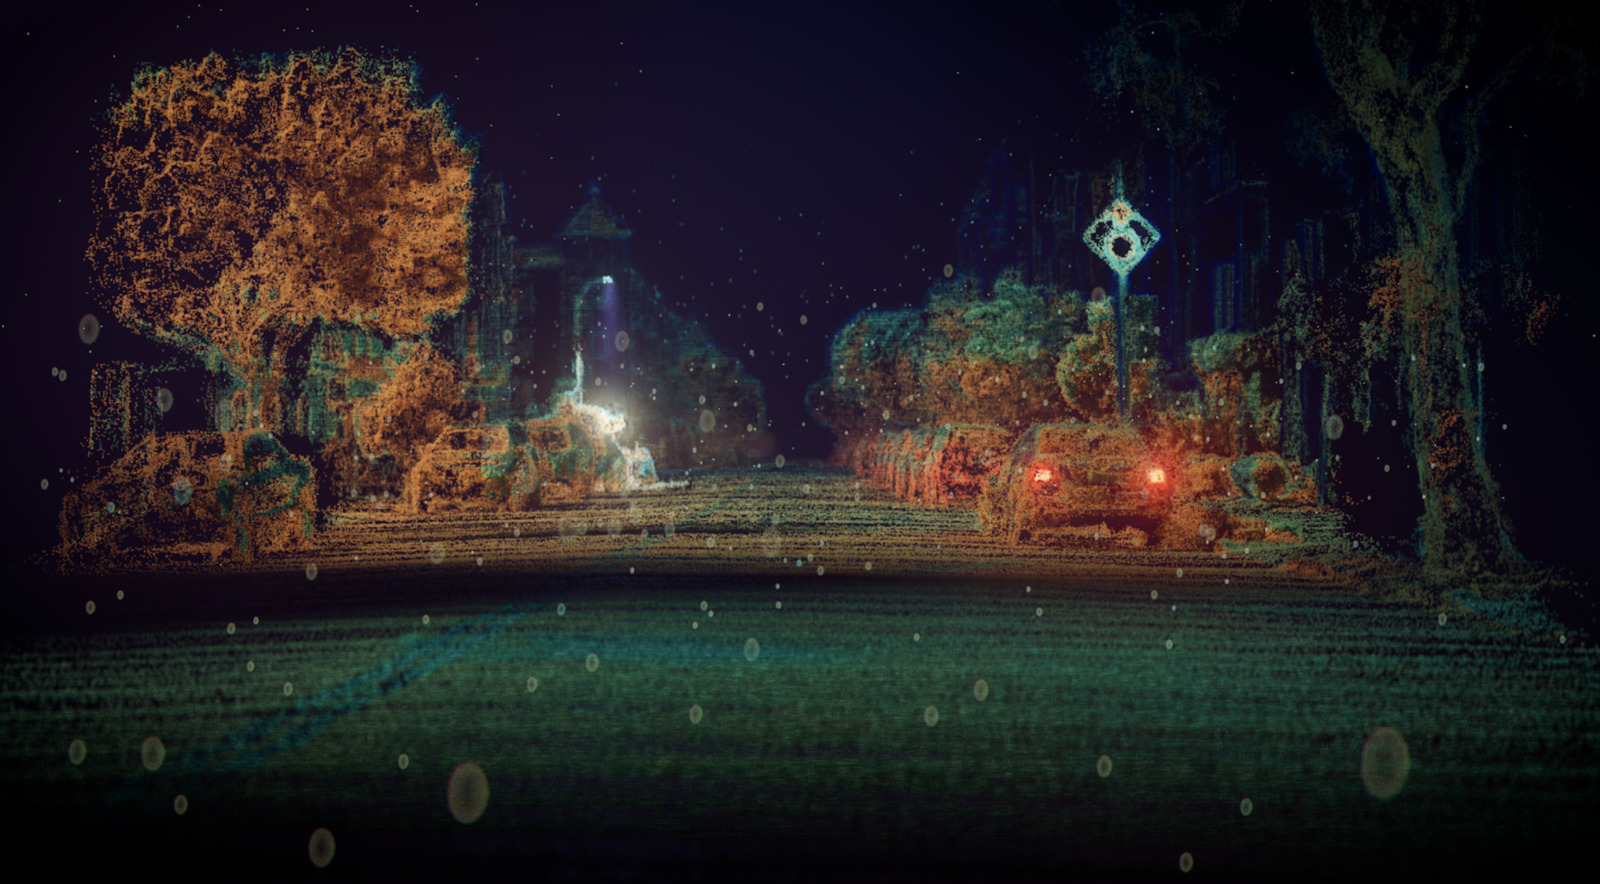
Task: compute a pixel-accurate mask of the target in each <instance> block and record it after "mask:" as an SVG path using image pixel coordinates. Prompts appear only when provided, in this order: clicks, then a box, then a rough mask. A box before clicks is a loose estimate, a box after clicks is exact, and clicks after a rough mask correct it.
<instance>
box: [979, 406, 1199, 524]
mask: <svg viewBox="0 0 1600 884" xmlns="http://www.w3.org/2000/svg"><path fill="white" fill-rule="evenodd" d="M1173 484H1174V482H1173V475H1172V469H1171V467H1170V466H1169V465H1168V464H1166V463H1164V462H1163V461H1162V460H1161V459H1160V458H1158V457H1157V456H1155V455H1154V454H1153V453H1152V452H1151V451H1150V450H1149V449H1148V448H1147V447H1146V446H1145V444H1144V442H1143V440H1141V439H1140V438H1139V435H1138V434H1137V433H1135V432H1134V431H1132V430H1129V429H1121V428H1112V427H1104V426H1099V425H1095V424H1082V423H1065V424H1036V425H1035V426H1033V427H1030V428H1029V429H1028V430H1027V431H1026V432H1024V433H1023V434H1022V436H1021V437H1020V438H1018V439H1017V441H1016V444H1014V445H1013V446H1012V448H1011V453H1010V454H1009V455H1008V456H1007V457H1006V460H1005V463H1004V464H1003V465H1002V467H1001V468H1000V470H999V471H998V472H996V473H995V474H994V475H993V476H991V477H990V478H989V483H988V486H987V487H986V488H985V489H984V497H983V501H982V502H981V504H980V518H981V519H982V520H983V522H984V524H985V525H986V527H988V529H989V530H990V531H991V532H996V531H998V532H1000V533H1001V534H1002V535H1004V536H1005V537H1007V538H1008V539H1009V540H1010V541H1011V542H1012V543H1013V544H1015V543H1020V542H1022V541H1025V540H1041V539H1046V538H1048V537H1049V535H1050V534H1051V533H1052V530H1059V529H1064V528H1068V527H1071V526H1074V525H1092V524H1096V523H1099V522H1105V523H1106V525H1107V527H1117V526H1137V527H1141V528H1145V529H1154V528H1157V527H1159V525H1160V523H1161V522H1162V521H1163V520H1165V518H1166V516H1167V514H1168V513H1169V512H1170V511H1171V508H1172V488H1173Z"/></svg>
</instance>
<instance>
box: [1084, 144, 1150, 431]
mask: <svg viewBox="0 0 1600 884" xmlns="http://www.w3.org/2000/svg"><path fill="white" fill-rule="evenodd" d="M1114 180H1115V190H1116V192H1115V194H1114V195H1113V196H1112V198H1111V205H1109V206H1107V207H1106V210H1105V211H1104V212H1101V213H1100V217H1098V218H1096V219H1095V220H1094V221H1092V222H1090V224H1089V226H1088V227H1086V228H1084V231H1083V244H1084V245H1086V246H1088V247H1089V250H1090V251H1092V252H1094V253H1095V254H1096V255H1099V256H1100V260H1102V261H1104V262H1106V264H1107V265H1109V266H1110V267H1111V270H1112V271H1113V272H1114V273H1116V274H1117V299H1116V301H1114V302H1112V308H1113V311H1114V317H1115V322H1116V324H1117V420H1118V421H1119V422H1122V423H1126V422H1127V420H1128V412H1129V409H1130V407H1131V403H1130V396H1131V394H1130V387H1131V386H1132V381H1131V380H1130V377H1129V376H1130V371H1129V366H1128V360H1127V352H1126V345H1125V344H1126V340H1127V331H1126V330H1125V328H1124V320H1125V319H1126V317H1127V305H1126V304H1124V303H1123V302H1124V301H1126V300H1127V298H1128V273H1129V272H1130V271H1132V270H1133V268H1134V267H1136V266H1138V264H1139V262H1140V261H1142V260H1144V256H1145V255H1146V254H1148V253H1149V251H1150V250H1151V249H1152V248H1155V245H1156V243H1158V242H1160V241H1161V231H1159V230H1157V229H1156V227H1155V225H1154V224H1151V223H1150V222H1149V221H1147V220H1145V218H1144V216H1143V215H1140V214H1139V213H1138V212H1136V211H1134V208H1133V206H1132V205H1131V204H1129V203H1128V200H1127V198H1126V197H1124V196H1123V195H1122V170H1121V169H1120V168H1119V169H1118V170H1117V171H1116V177H1115V179H1114Z"/></svg>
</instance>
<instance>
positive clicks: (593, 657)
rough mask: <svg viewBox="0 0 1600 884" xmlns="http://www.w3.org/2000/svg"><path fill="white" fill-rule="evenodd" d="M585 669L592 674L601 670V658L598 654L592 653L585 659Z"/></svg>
mask: <svg viewBox="0 0 1600 884" xmlns="http://www.w3.org/2000/svg"><path fill="white" fill-rule="evenodd" d="M583 668H584V669H587V670H589V671H590V672H593V671H595V670H596V669H599V668H600V656H599V655H598V654H594V653H590V654H589V656H587V657H585V658H583Z"/></svg>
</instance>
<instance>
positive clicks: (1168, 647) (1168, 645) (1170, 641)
mask: <svg viewBox="0 0 1600 884" xmlns="http://www.w3.org/2000/svg"><path fill="white" fill-rule="evenodd" d="M1167 650H1169V651H1170V650H1172V639H1170V638H1169V639H1167Z"/></svg>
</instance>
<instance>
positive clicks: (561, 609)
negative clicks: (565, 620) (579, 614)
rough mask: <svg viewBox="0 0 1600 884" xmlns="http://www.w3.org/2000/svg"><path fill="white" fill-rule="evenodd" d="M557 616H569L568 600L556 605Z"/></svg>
mask: <svg viewBox="0 0 1600 884" xmlns="http://www.w3.org/2000/svg"><path fill="white" fill-rule="evenodd" d="M556 616H557V617H565V616H567V603H566V602H562V603H560V604H558V605H556Z"/></svg>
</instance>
